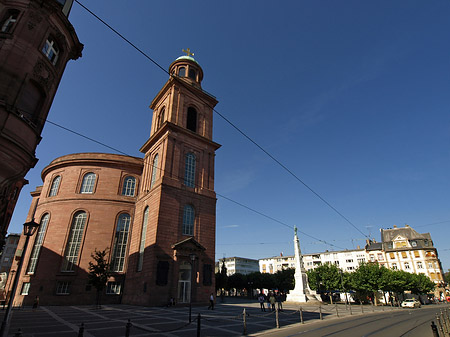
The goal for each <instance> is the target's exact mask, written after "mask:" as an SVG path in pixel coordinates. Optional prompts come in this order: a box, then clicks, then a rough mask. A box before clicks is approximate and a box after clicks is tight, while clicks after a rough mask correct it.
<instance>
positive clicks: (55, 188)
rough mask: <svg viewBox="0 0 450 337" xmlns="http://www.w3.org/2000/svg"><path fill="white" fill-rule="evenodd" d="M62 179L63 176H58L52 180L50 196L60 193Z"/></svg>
mask: <svg viewBox="0 0 450 337" xmlns="http://www.w3.org/2000/svg"><path fill="white" fill-rule="evenodd" d="M60 181H61V176H56V177H55V178H54V179H53V181H52V186H51V187H50V192H49V193H48V196H49V197H54V196H55V195H57V194H58V188H59V182H60Z"/></svg>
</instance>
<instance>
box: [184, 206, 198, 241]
mask: <svg viewBox="0 0 450 337" xmlns="http://www.w3.org/2000/svg"><path fill="white" fill-rule="evenodd" d="M194 219H195V212H194V207H192V206H191V205H185V206H184V209H183V229H182V234H183V235H194Z"/></svg>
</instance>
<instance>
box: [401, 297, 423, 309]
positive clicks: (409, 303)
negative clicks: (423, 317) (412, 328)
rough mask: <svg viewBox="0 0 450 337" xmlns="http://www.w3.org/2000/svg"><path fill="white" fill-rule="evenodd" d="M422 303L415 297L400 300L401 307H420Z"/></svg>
mask: <svg viewBox="0 0 450 337" xmlns="http://www.w3.org/2000/svg"><path fill="white" fill-rule="evenodd" d="M421 306H422V304H420V302H419V301H418V300H416V299H415V298H411V299H407V300H404V301H403V302H402V308H420V307H421Z"/></svg>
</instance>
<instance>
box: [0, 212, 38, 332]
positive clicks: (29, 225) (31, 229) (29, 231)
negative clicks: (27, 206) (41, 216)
mask: <svg viewBox="0 0 450 337" xmlns="http://www.w3.org/2000/svg"><path fill="white" fill-rule="evenodd" d="M38 227H39V224H38V223H36V222H35V221H34V218H33V219H32V220H31V221H29V222H26V223H24V224H23V235H25V244H24V245H23V250H22V256H21V257H20V260H19V265H18V266H17V270H16V274H15V275H14V283H13V286H12V289H11V296H10V297H9V302H8V307H7V308H6V312H5V315H4V316H3V321H2V326H1V328H0V337H6V336H7V335H8V330H9V321H10V318H11V317H10V316H11V309H12V306H13V303H14V296H15V294H16V290H17V284H18V283H19V278H20V271H21V270H22V265H23V260H24V259H25V253H26V252H27V247H28V241H30V237H31V236H33V234H34V233H35V232H36V230H37V229H38Z"/></svg>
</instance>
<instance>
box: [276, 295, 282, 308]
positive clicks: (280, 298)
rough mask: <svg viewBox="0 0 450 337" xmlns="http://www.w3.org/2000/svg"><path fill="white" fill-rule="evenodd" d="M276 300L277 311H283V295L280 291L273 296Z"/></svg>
mask: <svg viewBox="0 0 450 337" xmlns="http://www.w3.org/2000/svg"><path fill="white" fill-rule="evenodd" d="M275 299H276V301H277V308H278V310H279V311H283V303H282V301H283V297H282V295H281V293H280V292H278V293H277V296H276V297H275Z"/></svg>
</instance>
